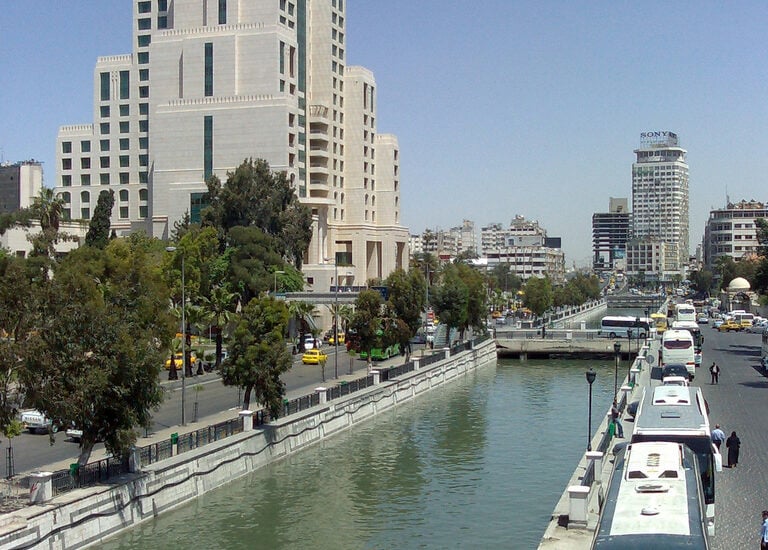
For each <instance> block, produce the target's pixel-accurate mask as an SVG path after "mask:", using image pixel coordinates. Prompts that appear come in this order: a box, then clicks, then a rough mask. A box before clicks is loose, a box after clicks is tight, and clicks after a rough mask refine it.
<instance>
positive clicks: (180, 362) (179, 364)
mask: <svg viewBox="0 0 768 550" xmlns="http://www.w3.org/2000/svg"><path fill="white" fill-rule="evenodd" d="M173 362H174V363H176V368H177V369H179V370H181V369H183V368H184V356H183V355H182V354H181V352H178V353H174V354H173ZM196 363H197V354H196V353H195V352H194V351H193V352H191V354H190V356H189V364H190V365H195V364H196ZM165 369H166V370H171V360H170V358H168V359H166V360H165Z"/></svg>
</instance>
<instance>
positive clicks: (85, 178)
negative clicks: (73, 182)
mask: <svg viewBox="0 0 768 550" xmlns="http://www.w3.org/2000/svg"><path fill="white" fill-rule="evenodd" d="M80 185H91V175H90V174H80Z"/></svg>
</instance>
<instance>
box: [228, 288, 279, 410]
mask: <svg viewBox="0 0 768 550" xmlns="http://www.w3.org/2000/svg"><path fill="white" fill-rule="evenodd" d="M288 318H289V314H288V309H287V308H286V306H285V303H283V302H281V301H278V300H274V299H272V298H257V299H254V300H251V301H250V302H249V303H248V305H247V306H246V307H245V309H244V310H243V312H242V314H241V315H240V316H239V319H238V321H237V325H236V327H235V331H234V335H233V337H232V343H231V345H230V348H229V351H230V355H229V357H227V359H226V360H225V361H224V363H222V366H221V369H220V372H221V375H222V382H223V383H224V384H225V385H228V386H239V387H241V388H243V389H244V393H245V398H244V405H243V407H244V408H246V409H247V408H248V407H249V405H250V399H251V391H253V393H254V397H255V400H256V401H257V402H258V403H260V404H262V405H264V406H265V407H266V408H267V409H269V412H270V414H271V415H272V416H273V417H277V416H278V415H279V414H280V411H281V410H282V402H283V396H284V395H285V385H284V384H283V382H282V380H280V375H282V374H283V373H285V372H287V371H288V369H290V367H291V355H290V353H289V352H288V349H287V347H286V346H285V340H284V339H283V334H284V333H285V331H286V329H287V325H288Z"/></svg>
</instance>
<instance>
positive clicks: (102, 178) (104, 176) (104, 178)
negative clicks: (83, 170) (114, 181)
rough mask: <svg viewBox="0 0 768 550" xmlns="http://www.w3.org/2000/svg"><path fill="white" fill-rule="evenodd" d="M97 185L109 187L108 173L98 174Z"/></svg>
mask: <svg viewBox="0 0 768 550" xmlns="http://www.w3.org/2000/svg"><path fill="white" fill-rule="evenodd" d="M99 183H100V184H101V185H109V173H106V174H99Z"/></svg>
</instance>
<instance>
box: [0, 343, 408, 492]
mask: <svg viewBox="0 0 768 550" xmlns="http://www.w3.org/2000/svg"><path fill="white" fill-rule="evenodd" d="M324 349H325V351H326V353H328V362H327V364H326V366H325V382H323V377H322V371H321V369H320V367H319V366H317V365H303V364H302V362H301V355H296V356H295V358H294V362H293V366H292V367H291V370H290V371H288V372H287V373H286V374H284V375H283V377H282V380H283V382H284V383H285V385H286V396H287V397H288V399H293V398H295V397H299V396H303V395H306V394H308V393H311V392H312V390H313V389H314V388H316V387H318V386H322V385H326V386H328V387H330V386H333V385H335V384H336V383H338V381H339V380H341V379H349V378H359V377H361V376H364V374H365V372H366V370H367V364H366V363H365V362H364V361H361V360H359V359H352V362H351V366H350V357H349V355H347V353H346V351H345V348H344V347H343V346H339V357H338V375H339V376H338V379H336V378H335V370H336V360H335V356H334V348H333V347H326V348H324ZM403 360H404V358H403V357H397V358H393V359H390V360H389V361H387V362H385V363H386V364H398V363H400V362H402V361H403ZM350 368H352V369H353V371H354V372H353V374H352V375H349V372H350ZM161 376H162V379H163V386H164V388H165V389H166V391H167V396H166V399H165V401H164V402H163V404H162V406H161V407H160V409H159V410H158V411H157V412H156V413H155V414H154V415H153V426H152V428H151V430H150V432H149V435H151V434H153V433H164V432H172V431H177V432H180V433H181V432H185V431H192V430H194V429H197V428H199V427H202V426H207V425H209V424H213V423H216V422H219V421H223V420H225V418H224V417H226V418H233V417H235V416H237V413H236V410H238V409H239V408H240V405H241V404H242V397H243V396H242V395H241V393H240V391H238V389H237V388H232V387H226V386H224V385H223V384H221V381H220V379H219V377H218V375H216V374H215V373H206V374H204V375H202V376H195V377H192V378H187V379H186V392H185V393H186V398H185V402H186V422H187V427H186V428H184V427H181V426H180V423H181V380H177V381H174V382H168V381H167V371H163V373H162V374H161ZM196 388H200V389H199V391H196ZM195 401H197V407H198V414H197V422H195ZM254 408H256V407H255V405H254V403H253V400H252V402H251V409H254ZM144 435H146V434H142V436H144ZM146 441H147V439H146V438H145V437H141V438H140V439H139V441H138V442H137V445H144V444H146ZM102 449H103V445H97V446H96V449H95V450H94V454H93V458H92V459H91V460H94V459H95V458H96V457H97V456H98V455H99V451H102ZM0 453H2V457H3V458H2V463H0V475H2V476H3V477H5V476H6V475H7V471H8V470H7V457H8V454H7V453H8V441H7V440H3V441H2V442H1V443H0ZM101 454H103V452H102V453H101ZM78 455H79V447H78V445H77V443H75V442H73V441H71V440H69V439H67V437H66V436H65V434H64V433H61V432H60V433H58V434H56V435H55V443H54V444H51V443H50V438H49V436H48V435H39V434H30V433H28V432H24V433H23V434H21V435H20V436H19V437H17V438H14V440H13V456H14V472H15V473H16V474H17V475H21V474H23V473H25V472H31V471H34V470H39V469H42V468H45V469H48V467H49V466H51V465H56V466H57V467H61V468H66V467H67V465H68V464H70V463H72V462H75V461H76V460H77V457H78Z"/></svg>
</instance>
